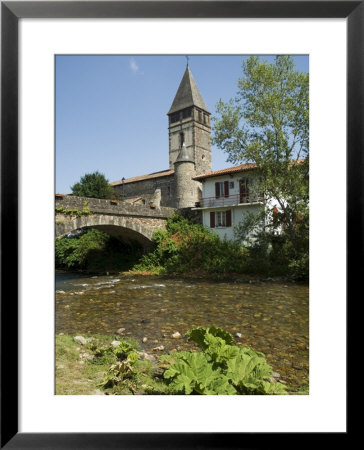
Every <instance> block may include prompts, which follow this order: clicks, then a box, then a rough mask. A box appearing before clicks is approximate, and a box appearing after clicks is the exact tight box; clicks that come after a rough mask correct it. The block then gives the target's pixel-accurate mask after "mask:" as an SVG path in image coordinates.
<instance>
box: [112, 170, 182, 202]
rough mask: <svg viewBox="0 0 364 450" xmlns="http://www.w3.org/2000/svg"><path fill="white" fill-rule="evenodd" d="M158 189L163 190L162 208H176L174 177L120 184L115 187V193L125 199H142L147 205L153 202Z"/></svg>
mask: <svg viewBox="0 0 364 450" xmlns="http://www.w3.org/2000/svg"><path fill="white" fill-rule="evenodd" d="M156 189H160V190H161V205H162V206H166V207H171V208H173V207H175V204H176V200H175V183H174V176H173V175H169V176H166V177H158V178H152V179H148V180H142V181H135V182H130V183H124V185H122V184H120V185H118V186H115V187H114V190H115V192H117V193H118V194H120V195H123V196H125V198H135V197H142V198H143V199H144V200H145V202H146V204H148V203H149V201H151V200H152V198H153V195H154V192H155V190H156Z"/></svg>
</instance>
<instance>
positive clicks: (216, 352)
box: [162, 327, 286, 395]
mask: <svg viewBox="0 0 364 450" xmlns="http://www.w3.org/2000/svg"><path fill="white" fill-rule="evenodd" d="M187 335H188V336H189V339H190V340H192V341H194V342H195V343H196V344H197V345H198V347H200V349H201V350H202V353H201V352H180V353H175V354H173V355H166V356H164V357H162V360H163V361H164V362H166V363H167V364H168V368H167V370H166V371H165V372H164V378H165V379H166V380H167V381H168V382H169V387H170V388H171V390H172V392H174V393H180V394H202V395H237V394H243V395H244V394H245V395H247V394H250V395H259V394H265V395H267V394H280V395H282V394H286V391H285V388H284V386H283V385H281V384H279V383H275V382H273V381H272V368H271V366H270V365H269V364H268V363H267V361H266V360H265V358H264V355H263V353H260V352H255V351H254V350H251V349H248V348H239V347H237V346H235V345H232V344H233V342H234V340H233V337H232V336H231V335H230V334H229V333H228V332H227V331H224V330H222V329H221V328H218V327H210V328H202V327H198V328H195V329H193V330H191V331H189V332H188V333H187Z"/></svg>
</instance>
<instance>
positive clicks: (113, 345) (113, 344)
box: [110, 341, 120, 348]
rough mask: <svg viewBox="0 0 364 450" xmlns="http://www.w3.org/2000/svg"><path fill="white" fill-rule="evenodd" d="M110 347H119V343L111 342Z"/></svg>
mask: <svg viewBox="0 0 364 450" xmlns="http://www.w3.org/2000/svg"><path fill="white" fill-rule="evenodd" d="M110 345H111V346H112V347H114V348H116V347H119V345H120V341H112V342H111V344H110Z"/></svg>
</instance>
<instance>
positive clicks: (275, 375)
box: [272, 372, 281, 378]
mask: <svg viewBox="0 0 364 450" xmlns="http://www.w3.org/2000/svg"><path fill="white" fill-rule="evenodd" d="M272 377H273V378H281V374H280V373H278V372H273V373H272Z"/></svg>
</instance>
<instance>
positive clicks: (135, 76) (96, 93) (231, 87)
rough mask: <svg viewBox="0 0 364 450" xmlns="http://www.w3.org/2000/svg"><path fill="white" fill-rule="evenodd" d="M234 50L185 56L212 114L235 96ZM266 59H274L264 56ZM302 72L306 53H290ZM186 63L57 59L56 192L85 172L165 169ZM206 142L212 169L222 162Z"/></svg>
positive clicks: (112, 177) (113, 176)
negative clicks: (173, 106)
mask: <svg viewBox="0 0 364 450" xmlns="http://www.w3.org/2000/svg"><path fill="white" fill-rule="evenodd" d="M244 58H247V56H241V55H221V56H219V55H213V56H207V55H191V56H190V57H189V66H190V69H191V72H192V74H193V76H194V79H195V81H196V83H197V86H198V87H199V90H200V92H201V94H202V97H203V98H204V100H205V103H206V105H207V107H208V108H209V110H210V112H211V114H212V116H214V115H215V106H216V104H217V102H218V100H219V99H220V98H221V99H223V100H224V101H227V100H229V99H230V98H232V97H234V96H235V94H236V92H237V80H238V78H239V77H241V76H242V68H241V65H242V61H243V59H244ZM264 58H265V59H267V60H273V56H266V57H264ZM294 61H295V65H296V68H297V69H298V70H301V71H303V72H308V56H295V57H294ZM185 68H186V57H185V56H184V55H171V56H169V55H152V56H150V55H148V56H143V55H134V56H133V55H99V56H98V55H58V56H56V192H59V193H69V192H70V191H71V189H70V187H71V186H72V185H73V184H74V183H76V182H77V181H79V179H80V177H81V176H83V175H84V174H85V173H91V172H95V171H96V170H98V171H99V172H101V173H103V174H104V175H105V176H106V178H107V179H108V180H109V181H110V182H111V181H116V180H120V179H121V178H123V177H125V178H129V177H133V176H137V175H144V174H147V173H151V172H157V171H160V170H167V169H168V168H169V163H168V161H169V159H168V118H167V115H166V114H167V111H168V110H169V108H170V106H171V104H172V102H173V99H174V96H175V94H176V92H177V89H178V86H179V83H180V81H181V79H182V76H183V73H184V71H185ZM226 158H227V155H226V154H225V153H223V152H222V151H221V150H219V149H218V148H216V147H214V146H213V147H212V169H213V170H218V169H222V168H224V167H229V166H230V165H231V164H230V163H227V162H226Z"/></svg>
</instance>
